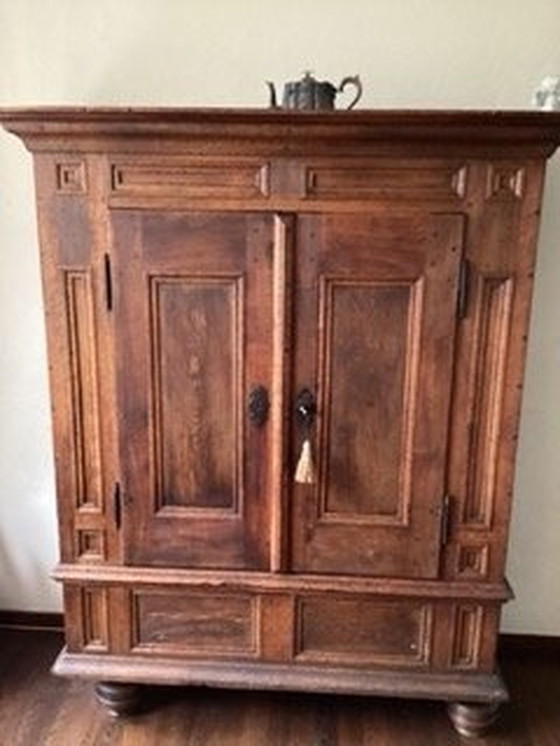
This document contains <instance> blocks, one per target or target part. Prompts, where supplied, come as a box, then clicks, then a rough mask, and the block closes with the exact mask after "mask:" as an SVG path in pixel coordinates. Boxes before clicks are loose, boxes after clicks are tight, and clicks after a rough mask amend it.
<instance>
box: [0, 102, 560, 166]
mask: <svg viewBox="0 0 560 746" xmlns="http://www.w3.org/2000/svg"><path fill="white" fill-rule="evenodd" d="M0 124H2V125H3V126H4V127H5V128H6V129H7V130H9V131H10V132H13V133H14V134H16V135H18V136H20V137H22V138H23V139H24V140H25V141H26V143H27V145H28V146H29V147H30V149H32V150H33V149H35V148H34V144H35V143H37V142H38V141H40V140H44V139H45V138H49V139H52V138H56V137H67V136H76V137H83V136H88V137H110V138H114V137H117V138H119V139H121V138H124V137H128V136H132V135H134V136H139V137H146V138H150V137H152V136H156V135H157V136H158V138H159V137H163V138H166V137H170V138H177V137H185V138H188V137H197V138H202V137H208V138H219V139H228V138H238V139H245V140H251V139H254V138H257V139H262V140H267V139H276V140H277V139H279V138H282V139H286V138H292V139H294V140H298V139H299V140H302V139H309V138H313V139H315V138H317V139H320V140H329V139H331V138H332V139H335V138H336V139H338V138H341V137H344V138H346V139H349V140H353V141H356V142H381V141H383V142H394V143H398V142H407V141H408V142H431V143H433V142H434V141H436V140H437V141H443V142H449V143H458V142H460V143H469V142H473V143H488V144H491V143H495V144H497V143H501V144H505V143H509V144H513V143H519V144H525V145H530V144H533V145H536V146H538V147H539V148H540V149H541V151H542V152H543V153H544V154H545V155H550V154H551V153H552V152H554V150H555V149H556V147H557V146H558V145H559V144H560V112H541V111H529V110H524V111H521V110H519V111H514V110H502V111H497V110H467V109H465V110H452V111H451V110H412V109H410V110H406V109H403V110H389V109H380V110H358V111H333V112H331V111H329V112H318V111H289V110H288V111H286V110H281V109H256V108H255V109H241V108H230V109H223V108H127V107H111V108H106V107H92V108H88V107H71V106H64V107H51V106H42V107H30V108H27V107H18V108H0Z"/></svg>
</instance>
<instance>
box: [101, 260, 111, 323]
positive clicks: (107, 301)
mask: <svg viewBox="0 0 560 746" xmlns="http://www.w3.org/2000/svg"><path fill="white" fill-rule="evenodd" d="M103 261H104V270H105V305H106V307H107V310H108V311H112V310H113V271H112V267H111V255H110V254H108V253H106V254H105V255H104V257H103Z"/></svg>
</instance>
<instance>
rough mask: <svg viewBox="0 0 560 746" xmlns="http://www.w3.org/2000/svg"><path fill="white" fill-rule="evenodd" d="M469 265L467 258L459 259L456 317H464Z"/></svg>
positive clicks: (467, 299) (467, 292)
mask: <svg viewBox="0 0 560 746" xmlns="http://www.w3.org/2000/svg"><path fill="white" fill-rule="evenodd" d="M469 284H470V266H469V262H468V260H467V259H464V258H463V259H461V263H460V265H459V278H458V281H457V318H458V319H464V318H465V317H466V315H467V309H468V303H469Z"/></svg>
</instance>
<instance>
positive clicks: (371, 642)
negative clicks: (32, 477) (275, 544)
mask: <svg viewBox="0 0 560 746" xmlns="http://www.w3.org/2000/svg"><path fill="white" fill-rule="evenodd" d="M500 603H501V602H500V601H499V600H495V601H493V600H488V599H482V600H481V599H474V598H473V599H469V598H442V597H441V593H440V594H438V595H437V596H433V597H430V596H422V597H406V596H404V597H403V596H400V597H395V596H391V595H390V594H381V593H356V592H354V591H350V592H347V593H345V592H342V591H341V590H340V589H337V590H323V591H317V590H309V589H306V588H304V587H302V588H301V589H298V590H294V588H293V587H292V588H291V589H286V590H270V589H267V590H264V589H263V590H260V591H259V590H257V589H255V588H254V587H253V588H242V587H238V586H237V585H235V583H234V582H232V584H231V585H228V584H227V583H224V584H221V585H220V586H218V587H207V586H205V585H204V584H203V585H200V586H197V585H195V584H193V585H187V586H181V587H174V586H171V587H170V586H165V587H160V586H157V585H150V584H147V585H140V586H132V585H130V586H129V585H125V584H123V585H118V584H115V583H110V584H106V585H105V584H102V583H95V584H83V585H82V584H78V583H69V584H66V587H65V607H66V627H67V644H68V652H69V653H70V654H80V655H81V654H83V656H84V657H87V656H88V655H95V656H102V655H108V656H114V655H117V656H126V657H128V658H129V659H130V660H131V661H132V660H137V659H140V658H142V659H145V660H155V659H158V660H185V661H190V662H194V661H198V662H201V663H204V662H220V661H224V662H228V661H229V662H234V661H238V662H241V663H243V662H246V663H249V662H251V663H255V664H258V663H279V664H285V665H288V666H291V667H293V668H294V671H297V670H298V669H299V668H302V670H303V668H305V667H309V666H312V667H318V668H319V669H321V668H332V667H336V668H340V669H352V670H357V671H358V670H360V671H374V670H379V671H388V670H400V671H411V672H412V671H415V672H418V673H421V672H426V673H427V672H470V673H475V672H478V673H491V672H493V670H494V667H495V661H494V657H495V643H496V638H497V631H498V620H499V608H500Z"/></svg>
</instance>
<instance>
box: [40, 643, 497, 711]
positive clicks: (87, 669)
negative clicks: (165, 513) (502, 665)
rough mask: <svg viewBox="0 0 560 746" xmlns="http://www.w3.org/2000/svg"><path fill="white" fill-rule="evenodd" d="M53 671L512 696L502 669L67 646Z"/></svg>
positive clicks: (463, 697) (149, 679)
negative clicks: (149, 654)
mask: <svg viewBox="0 0 560 746" xmlns="http://www.w3.org/2000/svg"><path fill="white" fill-rule="evenodd" d="M52 670H53V673H54V674H56V675H59V676H81V677H83V678H88V679H95V680H98V681H110V682H111V683H119V682H125V683H130V682H136V683H137V684H156V685H157V684H161V685H175V686H214V687H224V688H231V689H270V690H277V691H309V692H320V693H323V694H352V695H369V696H381V697H403V698H407V699H435V700H444V701H448V702H474V703H477V702H478V703H494V704H498V703H500V702H506V701H507V700H508V692H507V689H506V687H505V684H504V682H503V680H502V678H501V676H500V674H499V673H497V672H495V673H490V674H487V673H455V672H453V673H432V672H425V671H422V672H416V671H406V672H404V671H379V670H375V671H373V670H371V669H370V670H349V669H343V668H334V667H332V666H307V665H298V666H293V665H286V664H272V663H253V662H247V663H245V662H244V663H240V662H233V661H232V662H221V661H215V662H212V661H194V660H192V661H185V660H178V659H171V658H159V659H153V658H150V659H148V658H146V657H140V656H138V657H134V656H119V655H101V654H100V655H97V654H89V653H88V654H80V653H70V652H68V650H67V649H66V648H64V649H63V650H62V652H61V653H60V655H59V656H58V658H57V660H56V661H55V663H54V666H53V669H52Z"/></svg>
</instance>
